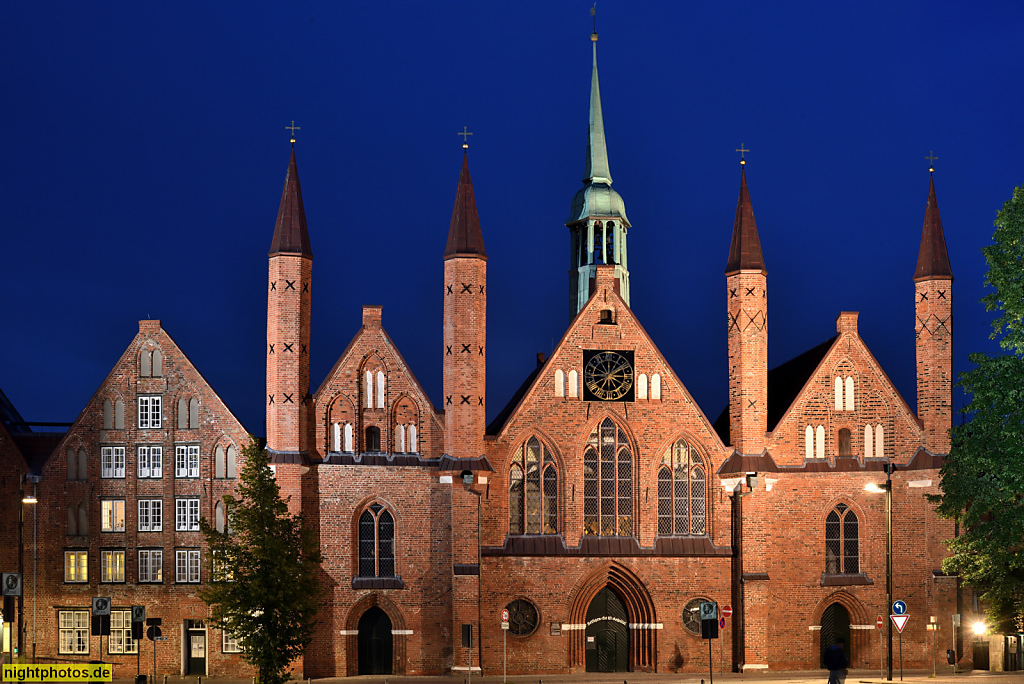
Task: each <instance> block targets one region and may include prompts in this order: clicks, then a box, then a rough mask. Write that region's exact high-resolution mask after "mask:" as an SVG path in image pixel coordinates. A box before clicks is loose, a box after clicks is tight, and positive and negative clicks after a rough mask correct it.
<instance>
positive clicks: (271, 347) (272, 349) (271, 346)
mask: <svg viewBox="0 0 1024 684" xmlns="http://www.w3.org/2000/svg"><path fill="white" fill-rule="evenodd" d="M270 353H271V354H273V353H274V345H270Z"/></svg>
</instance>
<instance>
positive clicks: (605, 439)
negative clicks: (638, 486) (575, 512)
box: [583, 418, 633, 536]
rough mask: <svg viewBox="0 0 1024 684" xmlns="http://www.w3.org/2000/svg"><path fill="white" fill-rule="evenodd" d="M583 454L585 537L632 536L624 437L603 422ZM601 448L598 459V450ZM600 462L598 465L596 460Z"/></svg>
mask: <svg viewBox="0 0 1024 684" xmlns="http://www.w3.org/2000/svg"><path fill="white" fill-rule="evenodd" d="M588 444H589V446H588V447H587V450H586V451H585V452H584V475H583V490H584V530H583V532H584V534H587V535H596V534H599V535H603V536H631V535H632V534H633V457H632V452H631V451H630V449H629V446H628V444H627V442H626V438H625V435H624V434H623V432H622V430H620V429H619V428H618V427H617V426H616V425H615V423H613V422H612V421H611V419H607V418H606V419H605V420H604V421H602V423H601V425H600V426H598V427H597V428H596V429H595V430H594V432H593V433H591V435H590V439H589V441H588ZM598 445H599V446H600V456H599V455H598V451H597V448H596V447H598ZM599 458H600V461H598V459H599Z"/></svg>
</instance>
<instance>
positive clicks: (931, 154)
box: [925, 150, 938, 173]
mask: <svg viewBox="0 0 1024 684" xmlns="http://www.w3.org/2000/svg"><path fill="white" fill-rule="evenodd" d="M925 159H927V160H928V173H935V160H936V159H938V157H936V156H935V150H928V156H927V157H925Z"/></svg>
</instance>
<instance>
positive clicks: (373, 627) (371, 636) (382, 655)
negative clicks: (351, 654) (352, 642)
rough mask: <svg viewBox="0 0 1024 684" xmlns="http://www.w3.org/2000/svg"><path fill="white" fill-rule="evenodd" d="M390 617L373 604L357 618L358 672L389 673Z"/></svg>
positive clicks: (392, 649) (391, 649)
mask: <svg viewBox="0 0 1024 684" xmlns="http://www.w3.org/2000/svg"><path fill="white" fill-rule="evenodd" d="M393 658H394V645H393V643H392V637H391V618H389V617H388V614H387V613H385V612H384V611H383V610H381V609H380V608H379V607H378V606H373V607H372V608H370V609H369V610H367V611H366V612H365V613H363V616H362V617H361V618H359V674H361V675H364V674H373V675H375V674H391V673H392V672H391V670H392V667H391V664H392V660H393Z"/></svg>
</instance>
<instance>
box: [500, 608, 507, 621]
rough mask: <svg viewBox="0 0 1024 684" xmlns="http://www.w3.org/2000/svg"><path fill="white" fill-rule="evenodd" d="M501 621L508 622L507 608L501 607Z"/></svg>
mask: <svg viewBox="0 0 1024 684" xmlns="http://www.w3.org/2000/svg"><path fill="white" fill-rule="evenodd" d="M501 621H502V622H508V608H502V609H501Z"/></svg>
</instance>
